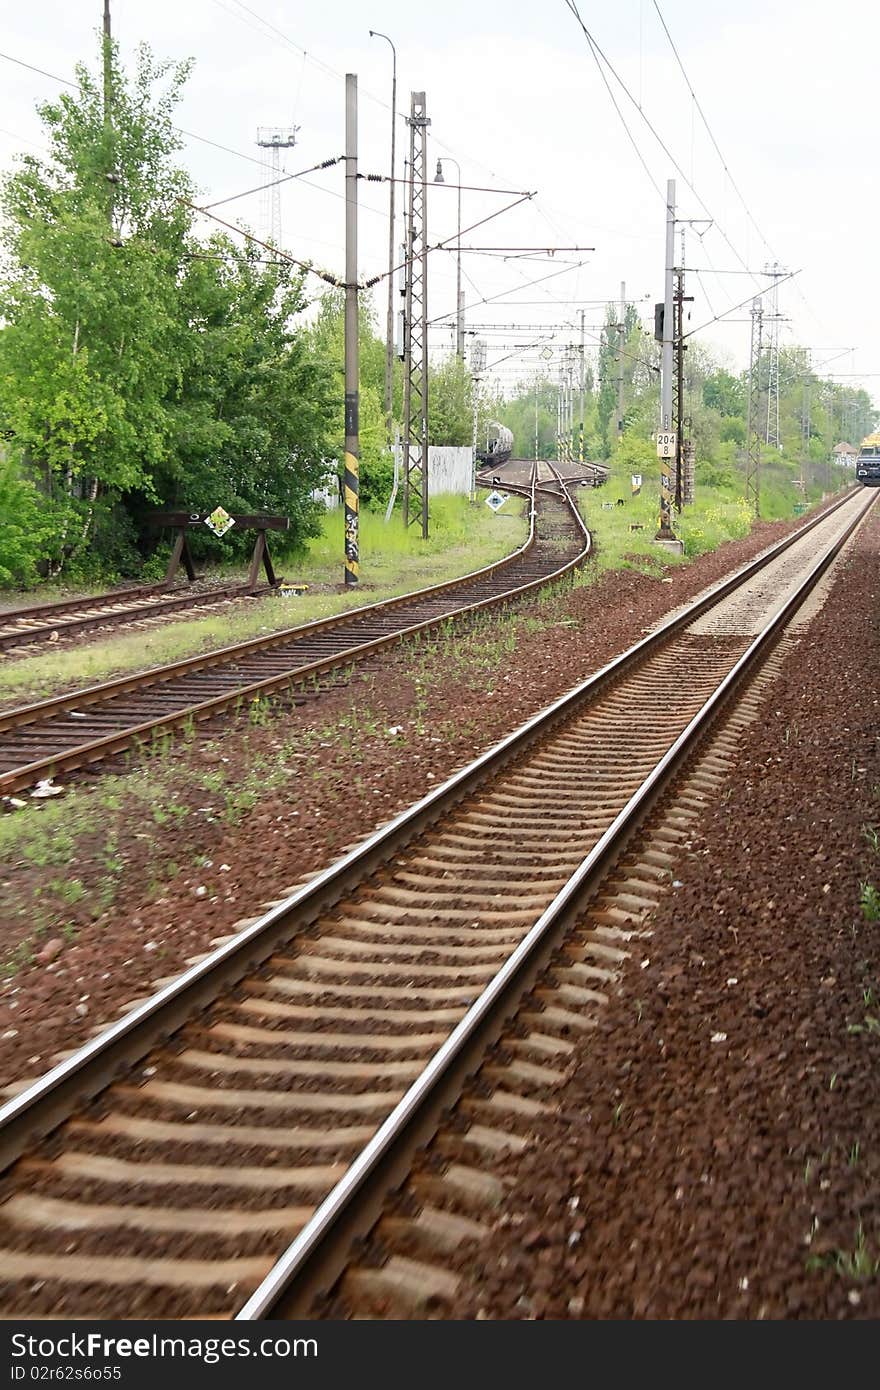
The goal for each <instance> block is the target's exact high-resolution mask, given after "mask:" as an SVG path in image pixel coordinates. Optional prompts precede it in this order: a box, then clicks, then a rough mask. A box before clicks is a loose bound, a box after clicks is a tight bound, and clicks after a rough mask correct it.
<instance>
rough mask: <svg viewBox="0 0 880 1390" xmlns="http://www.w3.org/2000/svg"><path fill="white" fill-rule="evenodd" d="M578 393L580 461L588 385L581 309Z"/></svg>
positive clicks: (581, 457) (582, 453) (580, 461)
mask: <svg viewBox="0 0 880 1390" xmlns="http://www.w3.org/2000/svg"><path fill="white" fill-rule="evenodd" d="M578 369H579V375H578V395H579V396H580V410H579V418H578V463H580V464H583V461H584V389H585V387H586V376H587V368H586V362H585V360H584V310H583V309H581V341H580V356H579V361H578Z"/></svg>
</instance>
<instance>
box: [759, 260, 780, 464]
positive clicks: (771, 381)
mask: <svg viewBox="0 0 880 1390" xmlns="http://www.w3.org/2000/svg"><path fill="white" fill-rule="evenodd" d="M764 274H765V275H772V276H773V277H774V278H773V284H772V285H771V287H770V292H769V299H770V312H769V314H768V315H767V317H768V319H769V323H770V332H769V342H768V344H767V349H768V351H767V428H766V432H765V439H766V441H767V443H768V444H773V445H775V447H776V448H777V449H781V448H782V436H781V434H780V429H779V324H780V319H781V315H780V313H779V277H780V276H781V275H784V274H785V271H784V270H783V267H782V266H781V265H780V264H779V262H778V261H774V262H773V264H772V265H767V266H765V267H764Z"/></svg>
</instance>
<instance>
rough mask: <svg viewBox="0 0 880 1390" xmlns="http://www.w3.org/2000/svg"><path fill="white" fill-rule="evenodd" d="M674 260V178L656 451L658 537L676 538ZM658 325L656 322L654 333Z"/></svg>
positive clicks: (669, 189)
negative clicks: (674, 488) (674, 526)
mask: <svg viewBox="0 0 880 1390" xmlns="http://www.w3.org/2000/svg"><path fill="white" fill-rule="evenodd" d="M674 260H675V179H669V180H668V181H667V184H666V273H665V281H664V294H663V309H662V313H663V319H662V327H661V335H660V341H661V342H662V344H663V356H662V359H661V374H660V433H659V435H658V441H657V452H658V454H659V456H660V525H659V528H658V531H657V535H656V538H655V539H657V540H658V541H660V540H674V539H675V533H674V532H673V530H672V498H673V485H672V474H671V470H672V468H674V467H675V445H674V439H673V436H672V431H673V429H674V425H673V414H672V376H673V361H674V352H673V348H674V343H673V337H674V323H673V291H674ZM656 331H657V326H656V324H655V335H656Z"/></svg>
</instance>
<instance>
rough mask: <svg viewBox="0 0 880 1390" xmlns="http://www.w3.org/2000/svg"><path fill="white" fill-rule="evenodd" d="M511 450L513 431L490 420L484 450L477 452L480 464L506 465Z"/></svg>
mask: <svg viewBox="0 0 880 1390" xmlns="http://www.w3.org/2000/svg"><path fill="white" fill-rule="evenodd" d="M512 449H513V431H512V430H509V429H508V428H507V426H506V425H499V423H498V421H497V420H490V421H489V424H488V426H487V439H486V447H485V449H478V450H477V458H478V459H479V461H480V463H482V464H490V463H493V464H494V463H506V462H507V460H508V459H509V458H510V453H511V450H512Z"/></svg>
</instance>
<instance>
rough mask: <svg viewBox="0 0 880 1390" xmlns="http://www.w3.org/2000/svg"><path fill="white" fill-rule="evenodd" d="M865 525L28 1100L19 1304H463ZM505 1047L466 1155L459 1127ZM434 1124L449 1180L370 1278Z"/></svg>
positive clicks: (815, 546)
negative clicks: (704, 812) (791, 648)
mask: <svg viewBox="0 0 880 1390" xmlns="http://www.w3.org/2000/svg"><path fill="white" fill-rule="evenodd" d="M872 500H873V499H869V501H868V504H867V505H870V502H871V501H872ZM865 510H866V503H865V498H864V496H863V495H862V494H859V495H857V496H850V497H849V498H847V499H845V501H844V502H843V503H842V504H841V505H840V506H839V507H837V508H835V509H833V510H832V511H831V512H830V513H826V514H825V515H824V516H823V517H822V518H819V519H818V520H817V521H815V522H813V523H811V524H810V525H809V526H808V527H807V528H805V529H804V530H803V531H801V532H800V533H799V534H798V536H797V537H795V538H789V539H788V540H787V541H785V542H783V543H782V544H781V545H778V546H776V547H774V549H773V550H772V551H770V552H769V553H768V555H766V556H764V557H762V558H761V559H760V560H758V561H755V562H753V563H752V564H751V565H749V566H748V567H746V568H745V569H744V570H743V571H741V572H740V573H739V574H738V575H736V576H734V577H733V578H731V579H729V580H727V581H725V582H723V583H722V584H720V585H718V586H717V587H716V589H715V590H713V591H712V593H711V594H709V595H706V596H704V597H703V598H701V599H699V600H697V601H696V602H695V603H694V604H692V605H690V607H689V609H688V610H686V611H685V612H683V613H681V614H679V615H678V616H676V617H675V618H673V619H671V620H670V621H669V622H668V623H667V624H666V625H665V626H664V627H663V628H661V629H658V630H657V631H656V632H654V633H652V634H651V635H649V636H648V637H646V638H645V639H643V641H642V642H640V643H639V644H638V645H637V646H636V647H634V648H632V649H630V651H629V652H627V653H625V654H624V655H623V656H621V657H619V658H617V659H616V660H615V661H614V662H612V663H610V665H609V666H607V667H606V668H605V669H604V670H603V671H602V672H600V673H598V674H597V675H596V676H595V677H593V678H591V679H590V680H589V681H587V682H585V683H584V684H583V685H582V686H581V687H579V688H578V689H577V690H576V691H574V692H572V693H571V694H570V695H569V696H566V697H565V698H564V699H562V700H560V701H558V702H557V703H556V704H555V705H554V706H553V707H551V709H550V710H548V711H546V712H545V713H544V714H542V715H540V716H538V717H537V718H535V719H533V720H531V721H530V722H529V724H527V725H526V726H524V727H523V729H521V730H519V731H518V732H517V733H516V734H514V735H511V736H510V737H509V738H507V739H505V740H504V741H503V742H502V743H501V744H499V745H498V746H497V747H496V748H495V749H493V750H492V751H491V752H489V753H487V754H485V755H484V756H483V757H481V758H480V759H478V760H477V762H476V763H474V764H472V765H471V767H469V768H467V769H465V770H464V771H462V772H460V773H458V774H456V775H455V776H454V777H453V778H452V779H450V781H449V782H448V783H447V784H446V785H445V786H444V787H441V788H439V789H438V790H437V791H435V792H433V793H432V794H431V795H430V796H428V797H426V798H425V799H424V800H423V801H421V802H420V803H418V804H417V805H416V806H415V807H413V808H411V809H410V810H409V811H407V812H405V813H404V814H403V815H401V816H399V817H398V818H397V819H396V820H395V821H393V822H392V823H391V824H390V825H389V826H387V827H385V828H384V829H383V830H381V831H379V832H377V833H376V834H375V835H373V836H371V837H370V838H369V839H368V840H366V841H365V842H364V843H363V844H362V845H360V846H358V847H357V848H355V849H354V850H352V851H351V852H350V853H349V854H348V855H347V856H346V857H345V858H344V859H342V860H341V861H339V863H338V864H336V865H334V866H332V867H331V868H329V869H327V870H325V871H323V872H322V873H320V874H318V875H316V876H315V877H314V878H313V879H312V880H311V881H310V882H309V883H307V884H305V885H302V886H300V887H298V888H294V889H291V890H288V891H287V893H286V895H285V896H283V897H282V898H280V899H279V901H277V902H276V903H275V904H273V905H271V906H270V907H269V909H268V910H266V911H264V912H263V913H262V915H261V916H259V917H257V918H256V919H253V920H251V921H250V922H244V923H240V924H239V930H238V931H237V932H236V933H235V935H234V936H233V937H231V938H229V939H227V940H226V941H225V942H223V943H221V944H218V945H217V947H216V949H215V950H214V951H213V952H212V953H211V954H210V955H209V956H208V957H206V958H205V959H203V960H201V961H200V962H197V963H195V964H193V965H192V967H191V968H190V970H189V971H188V972H187V973H186V974H185V975H184V976H181V977H179V978H177V979H175V980H174V981H170V982H166V983H165V984H164V985H161V987H160V988H159V990H158V992H157V994H155V995H154V996H152V997H151V998H149V999H148V1000H145V1001H141V1002H139V1003H135V1004H133V1005H132V1006H131V1007H130V1009H129V1011H128V1012H127V1013H125V1014H124V1015H123V1016H122V1018H121V1019H120V1020H119V1021H118V1022H117V1023H116V1024H114V1025H112V1026H111V1027H109V1028H108V1029H105V1030H104V1031H103V1032H101V1033H100V1034H99V1035H98V1036H97V1037H95V1038H94V1039H93V1040H92V1042H91V1043H89V1044H87V1045H86V1046H85V1047H83V1048H81V1049H78V1050H77V1052H75V1053H74V1054H73V1055H71V1056H70V1057H68V1058H67V1059H65V1060H63V1061H61V1062H59V1063H58V1065H57V1066H56V1067H55V1068H54V1069H53V1071H51V1072H49V1073H48V1074H47V1075H46V1076H45V1077H43V1078H41V1079H39V1080H38V1081H36V1082H33V1083H30V1084H28V1085H27V1086H26V1088H25V1089H24V1090H23V1091H22V1092H21V1093H20V1094H19V1095H18V1096H16V1097H15V1098H13V1099H12V1100H11V1101H9V1102H8V1103H7V1104H6V1105H5V1106H4V1107H3V1109H2V1111H0V1166H2V1168H3V1169H4V1170H5V1171H6V1178H5V1188H4V1192H3V1196H4V1198H5V1200H4V1202H3V1204H2V1206H0V1314H2V1316H5V1317H22V1316H42V1315H49V1316H56V1317H75V1316H87V1317H90V1318H95V1317H99V1318H100V1317H114V1316H121V1315H125V1316H127V1317H132V1316H134V1317H159V1318H162V1317H179V1316H184V1317H185V1316H217V1317H240V1318H245V1319H249V1318H256V1317H264V1316H276V1317H277V1316H281V1317H287V1316H301V1315H303V1314H304V1313H309V1312H312V1310H314V1309H317V1310H318V1311H319V1312H320V1311H321V1310H322V1309H323V1310H327V1309H328V1308H329V1309H330V1311H331V1312H332V1311H333V1310H334V1309H335V1310H342V1311H344V1312H350V1311H352V1310H354V1311H355V1312H356V1313H357V1315H365V1316H373V1315H376V1313H377V1312H379V1313H381V1311H382V1300H383V1299H384V1300H386V1302H387V1300H388V1298H389V1297H390V1296H391V1294H394V1297H396V1299H397V1308H398V1309H399V1308H400V1307H401V1306H406V1305H407V1299H409V1306H410V1307H412V1305H413V1302H414V1301H418V1298H421V1300H422V1303H421V1306H425V1303H426V1301H427V1303H428V1304H430V1303H431V1300H437V1299H438V1298H440V1299H442V1298H443V1297H446V1296H449V1293H450V1281H451V1280H453V1278H454V1277H453V1275H452V1274H450V1273H449V1272H448V1270H445V1269H444V1267H443V1259H442V1258H441V1256H442V1255H443V1254H444V1252H445V1254H446V1255H448V1253H449V1252H450V1251H454V1250H455V1249H456V1248H457V1247H458V1245H459V1244H460V1243H461V1241H463V1240H465V1239H470V1238H475V1237H478V1236H479V1233H480V1230H481V1228H482V1225H481V1215H480V1214H481V1211H482V1212H485V1209H486V1206H487V1204H488V1206H489V1207H491V1205H492V1204H493V1203H496V1204H497V1202H498V1201H499V1200H501V1196H502V1194H501V1192H500V1190H499V1188H498V1184H497V1182H496V1181H495V1180H494V1178H493V1175H492V1172H491V1165H492V1161H493V1155H495V1154H496V1153H498V1152H502V1151H504V1149H505V1148H507V1149H509V1148H511V1147H516V1145H517V1144H521V1143H523V1142H525V1141H524V1139H523V1135H522V1131H523V1128H524V1127H527V1125H528V1120H529V1117H530V1116H531V1115H533V1114H534V1113H535V1109H536V1107H538V1106H539V1105H540V1104H541V1102H540V1101H539V1100H537V1099H535V1095H536V1093H537V1092H540V1090H541V1088H542V1087H543V1088H545V1089H546V1088H547V1087H551V1088H552V1085H553V1084H554V1082H555V1080H557V1079H558V1078H559V1075H560V1068H561V1067H562V1066H563V1065H564V1058H565V1055H566V1052H567V1050H569V1049H570V1046H571V1039H572V1038H573V1037H575V1036H577V1035H579V1034H580V1033H581V1032H583V1031H584V1030H586V1029H588V1028H589V1027H590V1018H591V1011H595V1009H596V1008H597V1007H601V1004H602V1001H603V999H604V998H605V997H606V992H607V990H608V989H609V988H611V987H613V983H614V977H615V969H616V967H617V965H618V964H619V963H620V961H621V960H622V959H623V957H624V956H625V954H626V952H627V951H628V950H630V949H632V947H631V943H632V942H633V941H634V940H636V939H637V936H638V926H639V923H640V922H641V921H642V920H643V918H644V914H645V913H646V912H647V911H650V908H651V906H652V905H653V902H654V900H655V898H656V894H657V893H658V892H659V891H660V889H659V887H658V885H659V884H660V882H661V880H663V879H664V878H667V877H668V874H669V867H670V864H671V863H672V862H674V858H673V856H674V849H675V845H676V844H677V843H678V842H680V840H681V839H683V838H684V837H686V835H687V831H688V827H689V825H690V824H691V823H692V820H693V818H694V816H696V815H698V814H699V802H700V797H701V796H702V795H704V794H706V793H708V792H710V791H711V789H712V783H713V779H714V780H715V781H717V777H718V775H719V771H718V760H717V756H716V757H715V761H714V762H713V759H712V758H711V757H710V758H709V759H707V760H704V765H703V766H702V767H698V768H697V770H696V771H695V772H692V773H691V774H689V776H690V782H689V783H686V784H685V791H684V793H682V792H679V793H678V797H679V800H678V803H674V804H673V806H672V809H671V810H670V809H669V808H668V807H667V808H666V810H665V811H664V812H663V817H664V821H663V824H664V826H665V830H663V831H661V832H655V833H654V835H653V836H652V848H650V849H648V850H646V849H644V848H643V847H641V846H640V845H639V841H638V839H637V838H636V837H637V835H638V832H639V827H640V825H642V824H643V823H644V820H645V817H646V816H647V815H648V814H649V813H650V812H651V811H652V809H653V808H654V807H656V806H657V805H658V802H659V799H660V798H661V796H662V794H663V793H664V791H665V789H666V788H667V787H668V785H669V783H670V779H671V778H672V777H673V775H675V774H677V773H678V772H680V770H681V768H682V766H683V764H684V760H685V759H686V758H687V757H688V756H689V755H690V754H691V753H692V752H693V750H694V749H695V747H696V744H697V742H698V740H699V739H700V738H701V737H702V735H703V733H704V731H705V729H706V728H707V727H708V726H709V724H710V722H711V721H712V719H713V718H714V717H716V716H717V715H718V713H719V711H720V710H722V708H724V706H725V701H726V700H729V698H730V697H731V696H732V694H733V693H734V692H735V691H736V690H737V689H738V686H739V682H740V681H742V680H743V679H744V678H745V677H746V675H747V674H750V673H752V672H754V671H755V670H756V669H757V668H758V666H759V664H760V662H761V661H762V659H764V658H766V656H767V653H768V651H769V652H770V653H771V655H772V651H773V649H774V643H775V641H776V639H777V638H778V637H779V634H780V633H781V632H782V631H783V629H784V626H785V623H786V622H787V621H788V620H789V619H790V617H791V616H792V614H794V613H795V612H796V610H797V608H798V606H799V605H800V604H801V603H802V602H803V600H804V597H805V596H806V594H807V593H809V591H810V589H811V588H812V586H813V585H814V584H815V583H816V582H817V581H818V579H819V578H820V576H821V574H822V573H823V572H824V571H825V569H827V567H828V566H829V565H830V564H831V562H832V560H833V559H834V557H835V555H836V554H837V553H838V552H839V550H840V548H841V547H842V546H843V544H844V543H845V541H846V539H847V537H848V535H849V534H851V532H852V530H853V529H854V528H855V526H856V525H857V524H858V522H859V520H860V519H861V516H862V515H863V514H864V511H865ZM732 717H733V718H734V719H735V718H736V717H745V716H737V714H736V711H734V716H732ZM707 762H708V766H706V765H705V764H706V763H707ZM682 795H683V796H684V800H682ZM664 835H665V841H664V839H663V837H664ZM624 854H629V855H630V859H629V861H628V864H629V867H628V868H627V870H626V874H625V877H624V880H623V882H622V884H621V880H620V877H619V865H620V861H621V856H622V855H624ZM615 866H618V867H615ZM609 874H610V878H609V877H608V876H609ZM615 875H617V877H616V878H615ZM588 902H589V903H590V912H591V916H590V917H589V918H587V919H585V918H584V916H583V913H584V908H585V905H586V904H587V903H588ZM572 924H574V930H573V932H572V933H571V934H569V935H568V936H566V931H567V929H568V928H569V927H571V926H572ZM563 943H564V944H563ZM560 947H562V951H561V955H560V954H559V949H560ZM548 962H550V964H551V969H550V971H549V972H546V971H545V968H546V966H547V964H548ZM542 972H543V973H542ZM536 982H537V989H536V990H535V992H534V993H532V994H531V995H529V991H530V990H531V989H532V988H533V986H535V984H536ZM524 997H525V998H526V1001H527V1003H526V1007H525V1009H524V1010H520V1011H518V1010H519V1004H520V1000H521V999H523V998H524ZM511 1018H513V1019H515V1022H514V1023H513V1024H512V1025H510V1024H508V1022H507V1020H508V1019H511ZM505 1030H506V1031H505ZM499 1036H502V1037H503V1050H502V1052H501V1053H500V1054H497V1056H496V1058H495V1059H494V1060H490V1061H489V1062H488V1063H487V1064H486V1065H485V1066H484V1067H483V1070H482V1072H481V1073H480V1078H479V1082H480V1091H479V1094H478V1095H477V1096H476V1098H475V1099H474V1098H473V1097H471V1098H470V1099H466V1101H465V1102H463V1103H462V1106H460V1107H459V1109H458V1111H457V1112H456V1117H455V1126H454V1127H453V1132H452V1137H451V1138H450V1135H449V1133H448V1132H447V1131H448V1129H449V1126H446V1127H445V1128H444V1126H443V1125H442V1117H443V1113H444V1111H445V1110H446V1109H447V1108H448V1107H449V1106H451V1105H453V1104H454V1103H455V1102H456V1101H457V1100H458V1098H459V1096H460V1094H461V1089H462V1086H463V1084H464V1081H465V1079H466V1077H467V1076H468V1075H469V1074H470V1073H473V1072H474V1071H476V1070H477V1068H478V1067H479V1065H480V1062H481V1060H482V1059H483V1057H484V1056H485V1053H486V1049H487V1047H488V1046H489V1044H490V1043H492V1042H493V1041H494V1040H495V1039H496V1038H498V1037H499ZM90 1098H95V1099H94V1100H93V1102H92V1103H91V1104H90V1103H89V1101H90ZM438 1126H440V1129H441V1133H440V1135H439V1139H440V1141H442V1142H444V1143H445V1144H446V1147H445V1148H442V1147H441V1149H440V1151H439V1164H435V1166H433V1167H432V1166H431V1164H430V1163H428V1164H427V1165H425V1164H423V1165H422V1169H421V1170H420V1171H417V1173H416V1174H415V1176H414V1177H413V1179H412V1182H411V1183H410V1184H409V1186H408V1187H407V1188H406V1189H405V1191H404V1197H405V1198H406V1199H407V1200H409V1202H410V1204H411V1205H410V1207H409V1208H407V1209H405V1210H403V1211H399V1212H397V1213H396V1214H394V1215H391V1216H389V1215H387V1214H386V1215H385V1217H383V1218H382V1221H381V1226H380V1230H379V1234H378V1237H377V1239H378V1241H379V1245H378V1247H376V1246H373V1247H370V1248H371V1249H372V1250H373V1255H374V1258H373V1261H372V1263H371V1262H370V1261H369V1259H368V1260H367V1263H366V1265H365V1264H364V1261H363V1259H361V1261H360V1262H358V1261H357V1260H355V1262H354V1263H352V1261H351V1247H352V1240H353V1239H354V1238H355V1237H358V1236H364V1235H366V1234H367V1233H368V1232H369V1231H370V1229H371V1228H372V1226H373V1224H374V1222H375V1221H376V1219H377V1218H380V1217H382V1212H383V1205H384V1203H385V1200H386V1198H387V1195H388V1192H389V1190H390V1189H391V1188H394V1187H395V1186H397V1185H398V1184H399V1183H400V1182H401V1180H402V1179H403V1178H404V1177H405V1176H406V1175H407V1173H409V1172H410V1170H411V1168H412V1161H413V1154H414V1151H415V1149H416V1147H417V1146H418V1145H419V1144H420V1143H424V1142H426V1141H428V1140H430V1139H431V1138H432V1136H433V1135H434V1134H435V1132H436V1131H437V1130H438ZM41 1135H48V1139H46V1140H45V1141H44V1142H42V1143H41V1142H40V1138H39V1136H41ZM413 1184H415V1186H413ZM451 1191H454V1193H455V1194H456V1201H457V1202H458V1207H457V1208H456V1206H455V1203H454V1202H453V1201H452V1200H451V1199H450V1196H449V1194H450V1192H451ZM413 1194H415V1195H413ZM393 1240H399V1242H400V1245H399V1248H398V1250H397V1251H396V1253H395V1254H394V1255H393V1256H392V1257H391V1259H390V1260H388V1261H385V1260H384V1255H383V1253H382V1252H383V1242H384V1248H385V1249H387V1245H388V1242H389V1241H393ZM285 1247H286V1248H285ZM370 1248H368V1254H369V1249H370ZM377 1248H378V1251H379V1254H378V1256H376V1254H375V1251H376V1249H377ZM426 1249H427V1250H429V1251H432V1252H433V1255H432V1256H431V1260H428V1259H427V1258H426V1253H425V1252H426ZM432 1261H433V1262H432ZM346 1271H347V1272H346ZM340 1274H342V1275H343V1279H342V1283H341V1284H339V1285H338V1286H337V1290H336V1292H335V1293H334V1294H333V1296H332V1298H331V1300H330V1302H329V1303H326V1302H325V1303H323V1304H322V1303H320V1302H317V1303H316V1299H317V1298H318V1296H319V1294H320V1293H321V1292H322V1291H326V1290H329V1289H332V1288H333V1287H334V1285H335V1283H336V1281H337V1279H338V1278H339V1276H340ZM407 1289H409V1294H407ZM426 1290H427V1294H426ZM358 1300H360V1302H359V1301H358Z"/></svg>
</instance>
